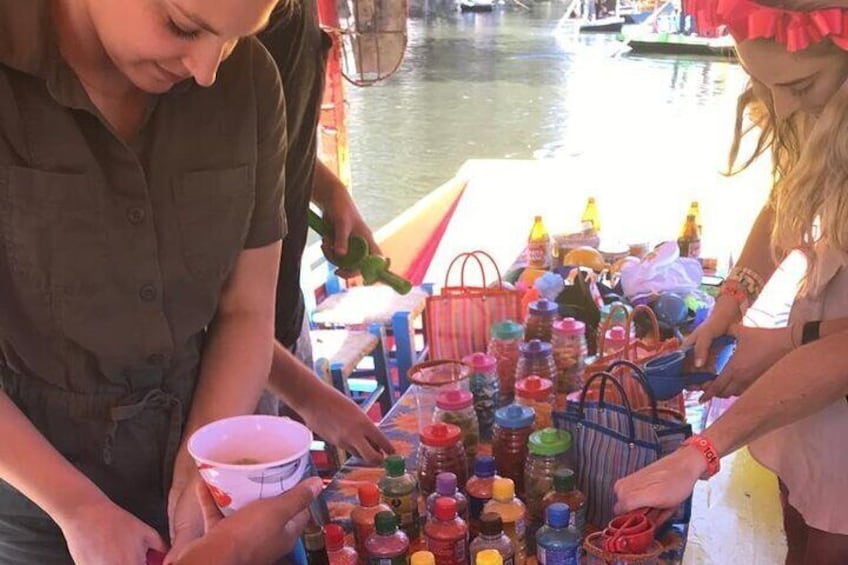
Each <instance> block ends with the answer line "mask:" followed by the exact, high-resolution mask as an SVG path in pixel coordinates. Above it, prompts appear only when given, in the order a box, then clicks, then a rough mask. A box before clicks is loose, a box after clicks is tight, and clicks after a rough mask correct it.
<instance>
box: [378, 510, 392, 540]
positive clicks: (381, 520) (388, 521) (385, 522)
mask: <svg viewBox="0 0 848 565" xmlns="http://www.w3.org/2000/svg"><path fill="white" fill-rule="evenodd" d="M374 529H375V530H376V531H377V533H378V534H380V535H381V536H390V535H392V534H393V533H395V532H396V531H397V518H396V517H395V513H394V512H389V511H385V512H377V515H376V516H374Z"/></svg>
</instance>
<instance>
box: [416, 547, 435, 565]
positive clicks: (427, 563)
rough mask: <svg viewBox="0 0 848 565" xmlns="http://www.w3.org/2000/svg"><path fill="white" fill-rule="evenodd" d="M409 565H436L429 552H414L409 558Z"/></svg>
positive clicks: (433, 557)
mask: <svg viewBox="0 0 848 565" xmlns="http://www.w3.org/2000/svg"><path fill="white" fill-rule="evenodd" d="M409 565H436V557H435V556H434V555H433V554H432V553H430V552H429V551H424V550H422V551H416V552H415V553H413V554H412V557H410V558H409Z"/></svg>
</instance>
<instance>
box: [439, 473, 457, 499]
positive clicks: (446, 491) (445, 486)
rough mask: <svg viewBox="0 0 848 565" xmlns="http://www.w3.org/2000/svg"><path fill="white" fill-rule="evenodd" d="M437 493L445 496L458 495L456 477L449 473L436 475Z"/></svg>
mask: <svg viewBox="0 0 848 565" xmlns="http://www.w3.org/2000/svg"><path fill="white" fill-rule="evenodd" d="M436 492H437V493H439V494H441V495H444V496H453V495H454V494H456V475H454V474H453V473H449V472H447V471H446V472H444V473H439V474H438V475H436Z"/></svg>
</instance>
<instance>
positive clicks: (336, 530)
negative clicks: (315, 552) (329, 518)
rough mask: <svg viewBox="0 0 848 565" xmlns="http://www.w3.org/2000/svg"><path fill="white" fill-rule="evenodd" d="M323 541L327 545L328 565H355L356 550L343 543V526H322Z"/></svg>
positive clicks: (357, 558) (356, 559)
mask: <svg viewBox="0 0 848 565" xmlns="http://www.w3.org/2000/svg"><path fill="white" fill-rule="evenodd" d="M324 542H325V544H326V546H327V557H328V558H329V560H330V565H356V563H357V561H359V556H358V555H356V550H355V549H353V548H352V547H350V546H348V545H345V533H344V528H342V527H341V526H339V525H338V524H327V525H326V526H324Z"/></svg>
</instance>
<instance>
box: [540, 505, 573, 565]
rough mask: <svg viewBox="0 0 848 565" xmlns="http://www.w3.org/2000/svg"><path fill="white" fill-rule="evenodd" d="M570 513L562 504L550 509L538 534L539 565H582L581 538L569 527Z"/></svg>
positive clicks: (552, 506) (551, 506)
mask: <svg viewBox="0 0 848 565" xmlns="http://www.w3.org/2000/svg"><path fill="white" fill-rule="evenodd" d="M569 513H570V512H569V510H568V506H567V505H566V504H563V503H561V502H557V503H554V504H551V505H550V506H549V507H548V512H547V516H546V519H545V525H544V526H542V527H541V528H539V531H538V532H536V561H538V563H539V565H547V564H550V565H560V564H561V565H580V536H579V535H578V534H577V531H576V530H575V529H574V528H569V527H568V521H569Z"/></svg>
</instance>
